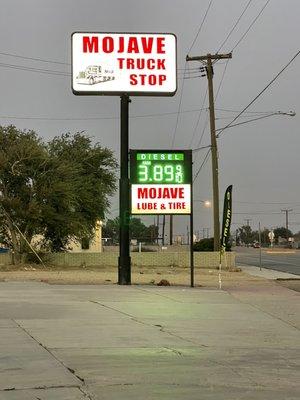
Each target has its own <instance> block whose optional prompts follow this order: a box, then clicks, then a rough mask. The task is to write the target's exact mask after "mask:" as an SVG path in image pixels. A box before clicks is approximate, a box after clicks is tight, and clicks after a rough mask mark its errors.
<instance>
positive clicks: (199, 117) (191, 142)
mask: <svg viewBox="0 0 300 400" xmlns="http://www.w3.org/2000/svg"><path fill="white" fill-rule="evenodd" d="M207 93H208V89H207V88H206V91H205V94H204V97H203V101H202V104H201V108H200V113H199V115H198V119H197V122H196V125H195V128H194V132H193V135H192V139H191V141H190V145H189V147H191V146H192V144H193V141H194V138H195V135H196V132H197V128H198V125H199V122H200V119H201V115H202V111H203V110H205V111H207V108H203V106H204V103H205V100H206V97H207Z"/></svg>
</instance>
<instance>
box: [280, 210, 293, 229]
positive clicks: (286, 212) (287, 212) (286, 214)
mask: <svg viewBox="0 0 300 400" xmlns="http://www.w3.org/2000/svg"><path fill="white" fill-rule="evenodd" d="M291 211H293V210H292V209H291V208H286V209H284V210H281V212H284V213H285V227H286V230H288V229H289V212H291Z"/></svg>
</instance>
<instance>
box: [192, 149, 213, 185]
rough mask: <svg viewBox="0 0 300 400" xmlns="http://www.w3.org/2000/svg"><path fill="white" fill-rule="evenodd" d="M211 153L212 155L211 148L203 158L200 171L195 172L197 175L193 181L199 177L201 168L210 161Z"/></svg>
mask: <svg viewBox="0 0 300 400" xmlns="http://www.w3.org/2000/svg"><path fill="white" fill-rule="evenodd" d="M209 155H210V148H209V149H208V151H207V153H206V155H205V157H204V160H203V162H202V164H201V165H200V167H199V169H198V171H197V172H196V174H195V176H194V179H193V183H194V182H195V181H196V179H197V178H198V176H199V173H200V171H201V169H202V168H203V167H204V165H205V164H206V162H207V161H208V158H209Z"/></svg>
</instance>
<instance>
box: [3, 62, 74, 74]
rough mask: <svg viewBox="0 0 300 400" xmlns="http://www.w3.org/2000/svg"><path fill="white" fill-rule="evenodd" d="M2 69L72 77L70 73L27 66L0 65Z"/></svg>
mask: <svg viewBox="0 0 300 400" xmlns="http://www.w3.org/2000/svg"><path fill="white" fill-rule="evenodd" d="M0 67H2V68H10V69H17V70H23V71H30V72H38V73H40V74H48V75H59V76H71V74H70V73H69V72H64V71H55V70H51V69H42V68H35V67H25V66H22V65H17V64H7V63H0Z"/></svg>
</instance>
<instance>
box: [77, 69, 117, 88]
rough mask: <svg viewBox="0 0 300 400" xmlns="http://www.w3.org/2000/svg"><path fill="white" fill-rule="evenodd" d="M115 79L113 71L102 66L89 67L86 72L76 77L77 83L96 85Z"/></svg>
mask: <svg viewBox="0 0 300 400" xmlns="http://www.w3.org/2000/svg"><path fill="white" fill-rule="evenodd" d="M114 79H115V76H114V71H113V70H112V69H106V68H103V67H102V66H101V65H89V66H88V67H86V69H85V70H84V71H80V72H79V74H78V75H77V77H76V80H77V83H81V84H85V85H86V84H88V85H95V84H96V83H102V82H107V81H113V80H114Z"/></svg>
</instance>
